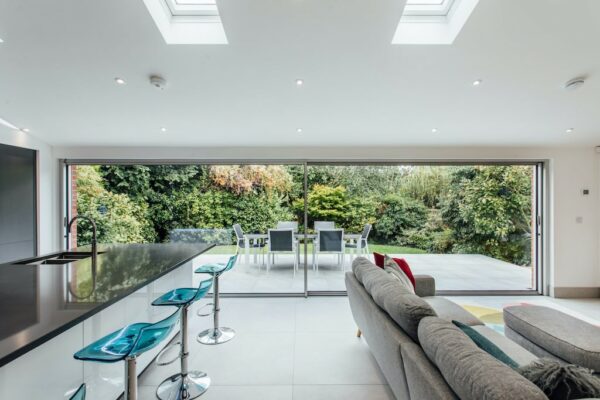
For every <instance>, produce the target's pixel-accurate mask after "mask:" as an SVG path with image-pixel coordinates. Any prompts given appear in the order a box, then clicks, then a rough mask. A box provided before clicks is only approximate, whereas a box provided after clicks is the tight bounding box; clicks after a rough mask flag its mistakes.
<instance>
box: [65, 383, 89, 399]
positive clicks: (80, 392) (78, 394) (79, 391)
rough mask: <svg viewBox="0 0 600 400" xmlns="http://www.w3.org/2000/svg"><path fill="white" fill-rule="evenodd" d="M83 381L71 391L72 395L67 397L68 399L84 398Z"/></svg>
mask: <svg viewBox="0 0 600 400" xmlns="http://www.w3.org/2000/svg"><path fill="white" fill-rule="evenodd" d="M85 391H86V388H85V383H83V384H81V386H79V388H77V391H76V392H75V393H73V396H71V397H69V400H85Z"/></svg>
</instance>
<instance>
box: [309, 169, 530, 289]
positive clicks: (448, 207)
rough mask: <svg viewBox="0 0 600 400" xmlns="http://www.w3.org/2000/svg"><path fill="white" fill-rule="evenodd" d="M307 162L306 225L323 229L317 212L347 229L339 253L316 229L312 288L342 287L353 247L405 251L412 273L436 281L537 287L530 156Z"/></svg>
mask: <svg viewBox="0 0 600 400" xmlns="http://www.w3.org/2000/svg"><path fill="white" fill-rule="evenodd" d="M308 170H309V172H308V210H309V214H308V219H309V230H310V231H311V232H313V233H314V232H317V231H320V232H325V231H323V230H322V229H323V228H319V226H320V223H319V221H329V222H330V223H333V224H334V225H335V228H336V229H340V230H343V240H344V244H345V249H344V251H343V254H344V255H343V263H342V256H341V255H340V254H339V253H338V252H336V251H332V250H333V249H334V248H333V247H331V246H329V244H325V243H323V241H322V240H321V238H318V239H317V240H316V241H315V242H313V249H316V250H315V252H314V254H315V258H316V261H315V262H314V265H313V264H312V263H311V265H310V268H309V282H308V290H309V291H331V290H333V291H335V290H345V287H344V279H343V273H342V271H344V270H349V269H350V266H351V263H352V260H353V259H354V258H356V257H357V256H360V255H363V256H366V257H369V258H370V259H371V260H373V258H372V255H371V254H370V252H373V251H375V252H380V253H385V254H389V255H391V256H393V257H398V258H404V259H405V260H406V261H407V262H408V263H409V265H410V266H411V268H412V270H413V272H414V273H415V274H429V275H432V276H434V277H435V278H436V286H437V289H438V290H531V289H535V288H536V282H535V276H536V275H535V267H534V262H535V257H534V256H532V255H534V254H535V248H534V246H532V240H534V236H535V235H532V227H533V223H534V221H535V217H534V216H535V215H536V214H535V212H536V211H535V204H536V198H535V195H534V193H533V192H534V190H533V187H534V181H535V173H534V170H535V166H531V165H462V166H447V165H446V166H444V165H431V166H423V165H396V166H389V165H379V166H364V165H362V166H361V165H349V166H348V165H344V166H339V165H330V166H323V165H310V166H309V167H308ZM370 225H372V230H371V229H370ZM320 229H321V230H320ZM328 229H331V228H330V227H329V228H328ZM331 232H332V231H327V234H328V235H331ZM319 241H321V243H319ZM324 245H327V250H330V251H325V250H324V249H323V246H324ZM319 246H321V248H319Z"/></svg>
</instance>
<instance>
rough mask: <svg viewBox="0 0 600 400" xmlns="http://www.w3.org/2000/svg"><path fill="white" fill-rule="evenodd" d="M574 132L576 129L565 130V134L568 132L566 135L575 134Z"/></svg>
mask: <svg viewBox="0 0 600 400" xmlns="http://www.w3.org/2000/svg"><path fill="white" fill-rule="evenodd" d="M574 130H575V129H573V128H569V129H567V130H565V132H566V133H573V131H574Z"/></svg>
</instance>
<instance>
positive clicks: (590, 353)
mask: <svg viewBox="0 0 600 400" xmlns="http://www.w3.org/2000/svg"><path fill="white" fill-rule="evenodd" d="M504 322H505V323H506V325H507V326H508V327H509V328H510V329H512V330H513V331H515V332H517V333H519V334H520V335H521V336H523V337H524V338H525V339H527V340H529V341H531V342H533V343H535V344H536V345H537V346H539V347H541V348H543V349H544V350H546V351H548V352H549V353H551V354H554V355H555V356H557V357H559V358H561V359H563V360H566V361H568V362H569V363H572V364H576V365H581V366H582V367H586V368H590V369H593V370H595V371H600V328H599V327H597V326H594V325H591V324H588V323H587V322H585V321H582V320H580V319H577V318H575V317H572V316H570V315H567V314H565V313H562V312H560V311H558V310H555V309H552V308H548V307H542V306H534V305H520V306H512V307H506V308H505V309H504Z"/></svg>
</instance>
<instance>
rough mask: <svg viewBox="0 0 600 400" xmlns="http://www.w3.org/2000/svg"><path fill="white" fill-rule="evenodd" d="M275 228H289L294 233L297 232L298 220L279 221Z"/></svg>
mask: <svg viewBox="0 0 600 400" xmlns="http://www.w3.org/2000/svg"><path fill="white" fill-rule="evenodd" d="M277 229H291V230H293V231H294V233H298V222H296V221H279V222H277Z"/></svg>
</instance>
